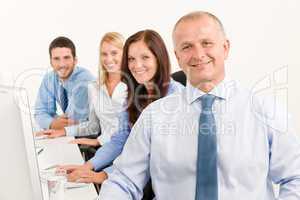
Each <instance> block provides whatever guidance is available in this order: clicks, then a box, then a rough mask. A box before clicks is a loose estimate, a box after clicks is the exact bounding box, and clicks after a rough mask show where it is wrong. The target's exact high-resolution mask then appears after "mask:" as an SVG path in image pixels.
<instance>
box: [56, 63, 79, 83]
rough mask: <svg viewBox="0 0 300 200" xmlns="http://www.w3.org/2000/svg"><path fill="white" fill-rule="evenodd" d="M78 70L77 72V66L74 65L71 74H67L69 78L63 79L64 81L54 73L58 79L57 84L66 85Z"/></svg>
mask: <svg viewBox="0 0 300 200" xmlns="http://www.w3.org/2000/svg"><path fill="white" fill-rule="evenodd" d="M78 72H79V68H78V67H77V66H74V69H73V71H72V73H71V75H70V76H69V78H68V79H67V80H64V81H63V80H61V79H60V78H59V76H58V75H57V74H56V76H57V78H58V80H59V84H60V85H62V86H63V87H67V85H68V83H69V82H71V81H72V80H73V79H74V77H75V76H76V74H77V73H78Z"/></svg>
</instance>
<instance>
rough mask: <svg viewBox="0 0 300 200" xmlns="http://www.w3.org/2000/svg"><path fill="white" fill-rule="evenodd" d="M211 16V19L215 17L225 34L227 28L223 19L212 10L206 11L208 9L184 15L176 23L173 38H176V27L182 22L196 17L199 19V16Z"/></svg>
mask: <svg viewBox="0 0 300 200" xmlns="http://www.w3.org/2000/svg"><path fill="white" fill-rule="evenodd" d="M205 16H206V17H209V18H211V19H213V20H214V21H215V22H216V24H217V25H218V26H219V28H220V31H221V32H222V34H223V35H224V36H225V35H226V34H225V29H224V26H223V24H222V22H221V20H220V19H219V18H218V17H216V16H215V15H214V14H212V13H210V12H206V11H194V12H190V13H188V14H186V15H184V16H182V17H181V18H180V19H179V20H178V21H177V22H176V24H175V26H174V28H173V39H174V33H175V31H176V28H177V26H178V25H179V24H180V23H182V22H185V21H187V20H196V19H199V18H202V17H205Z"/></svg>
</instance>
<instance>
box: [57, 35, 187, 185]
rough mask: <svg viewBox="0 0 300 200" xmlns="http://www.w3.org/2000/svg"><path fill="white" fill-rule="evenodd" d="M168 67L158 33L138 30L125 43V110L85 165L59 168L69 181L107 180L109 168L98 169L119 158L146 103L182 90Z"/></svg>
mask: <svg viewBox="0 0 300 200" xmlns="http://www.w3.org/2000/svg"><path fill="white" fill-rule="evenodd" d="M170 68H171V66H170V60H169V55H168V52H167V49H166V46H165V44H164V42H163V40H162V38H161V37H160V35H159V34H158V33H157V32H155V31H152V30H144V31H140V32H137V33H135V34H134V35H132V36H130V37H129V38H128V39H127V40H126V42H125V45H124V49H123V58H122V64H121V69H122V80H123V81H124V82H125V83H126V85H127V87H128V97H127V105H128V107H127V110H126V111H124V112H123V113H122V114H121V116H120V124H119V126H120V127H119V130H118V131H117V132H116V133H115V134H114V135H113V136H112V137H111V140H110V142H108V143H105V144H104V145H103V146H102V147H101V148H99V149H98V151H97V152H96V154H95V156H94V157H93V158H92V159H91V160H89V161H88V162H86V163H85V164H84V165H81V166H77V165H75V166H74V165H66V166H62V167H63V168H65V169H67V171H68V173H69V176H68V179H69V181H76V182H86V183H90V182H94V183H102V182H103V181H104V180H105V179H106V178H107V172H109V171H110V170H111V169H110V168H107V169H105V171H106V172H105V171H100V170H102V169H103V168H105V167H106V166H108V165H110V164H111V163H112V162H113V161H114V159H115V158H116V157H117V156H119V155H120V153H121V151H122V149H123V146H124V144H125V142H126V140H127V138H128V135H129V132H130V129H131V127H132V126H133V124H134V123H135V122H136V120H137V119H138V117H139V115H140V113H141V112H142V110H143V109H144V108H145V107H146V106H147V105H148V104H149V103H151V102H153V101H155V100H157V99H160V98H162V97H164V96H166V95H169V94H171V93H174V92H177V91H179V90H181V89H182V88H183V86H182V85H181V84H180V83H178V82H176V81H173V80H172V79H171V78H170ZM133 156H134V155H133ZM95 171H100V172H95Z"/></svg>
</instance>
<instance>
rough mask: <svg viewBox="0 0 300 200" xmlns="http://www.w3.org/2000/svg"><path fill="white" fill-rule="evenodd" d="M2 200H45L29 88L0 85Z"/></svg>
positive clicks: (0, 180)
mask: <svg viewBox="0 0 300 200" xmlns="http://www.w3.org/2000/svg"><path fill="white" fill-rule="evenodd" d="M0 122H1V123H0V124H1V125H0V130H1V134H0V135H1V136H0V137H1V142H0V153H1V164H0V177H1V178H0V199H1V200H11V199H22V200H43V195H42V189H41V182H40V178H39V169H38V163H37V157H36V151H35V146H34V138H33V134H32V121H31V115H30V108H29V104H28V98H27V93H26V91H25V89H20V88H14V87H7V86H3V85H0Z"/></svg>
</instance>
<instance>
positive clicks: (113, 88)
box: [43, 32, 127, 146]
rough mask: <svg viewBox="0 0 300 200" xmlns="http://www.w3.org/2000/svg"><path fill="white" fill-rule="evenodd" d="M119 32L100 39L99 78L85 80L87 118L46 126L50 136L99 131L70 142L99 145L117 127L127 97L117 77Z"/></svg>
mask: <svg viewBox="0 0 300 200" xmlns="http://www.w3.org/2000/svg"><path fill="white" fill-rule="evenodd" d="M123 41H124V39H123V36H122V35H121V34H119V33H116V32H109V33H106V34H105V35H104V36H103V38H102V40H101V42H100V59H99V60H100V62H99V63H100V64H99V65H100V67H99V68H100V69H99V72H100V73H99V80H98V81H97V82H93V83H91V84H89V86H88V89H89V90H88V91H89V104H90V114H89V121H87V122H83V123H80V124H77V125H73V126H68V127H65V128H63V129H59V130H54V129H50V130H46V131H44V132H43V133H44V134H45V135H48V137H50V138H55V137H59V136H65V135H67V136H87V135H97V134H98V133H99V132H100V131H101V134H100V136H99V137H98V138H97V139H89V138H80V139H75V140H73V141H71V143H77V144H85V145H89V146H100V145H103V144H104V143H106V142H108V141H110V137H111V136H112V134H113V133H115V132H116V131H117V130H118V127H119V125H118V123H119V120H118V116H119V114H120V113H121V112H122V110H123V106H124V103H125V100H126V97H127V85H126V84H125V83H123V82H122V81H121V59H122V51H123Z"/></svg>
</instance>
